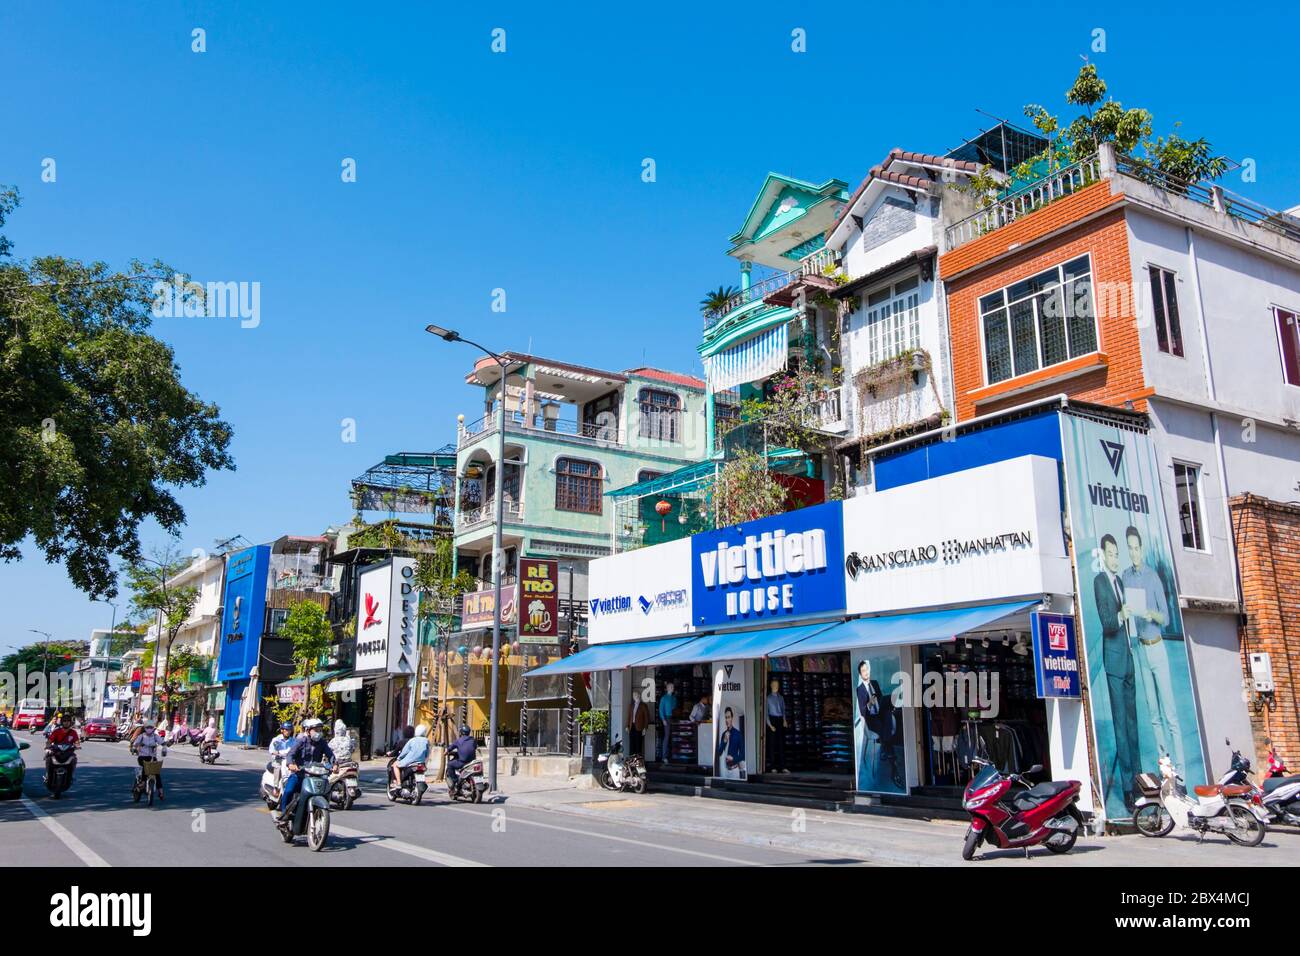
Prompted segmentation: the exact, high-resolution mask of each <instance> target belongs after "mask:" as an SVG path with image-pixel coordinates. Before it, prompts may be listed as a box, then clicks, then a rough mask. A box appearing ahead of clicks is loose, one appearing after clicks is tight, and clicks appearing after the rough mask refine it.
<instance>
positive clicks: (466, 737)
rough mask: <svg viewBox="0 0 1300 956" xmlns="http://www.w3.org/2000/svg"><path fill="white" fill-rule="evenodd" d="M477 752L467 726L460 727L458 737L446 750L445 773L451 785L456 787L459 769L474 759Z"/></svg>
mask: <svg viewBox="0 0 1300 956" xmlns="http://www.w3.org/2000/svg"><path fill="white" fill-rule="evenodd" d="M477 752H478V747H477V744H475V743H474V735H473V734H471V733H470V732H469V724H461V725H460V736H459V737H457V738H456V739H455V740H453V741H452V742H451V746H450V747H448V748H447V772H448V773H449V774H451V785H452V786H453V787H454V786H456V781H457V780H458V779H459V777H460V768H461V767H463V766H465V765H466V764H467V763H469V762H470V761H471V760H473V759H474V755H475V754H476V753H477Z"/></svg>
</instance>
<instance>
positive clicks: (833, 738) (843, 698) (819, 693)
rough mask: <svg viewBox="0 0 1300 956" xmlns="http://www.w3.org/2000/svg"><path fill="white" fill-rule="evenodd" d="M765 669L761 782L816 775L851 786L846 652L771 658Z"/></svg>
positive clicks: (850, 704)
mask: <svg viewBox="0 0 1300 956" xmlns="http://www.w3.org/2000/svg"><path fill="white" fill-rule="evenodd" d="M765 671H766V673H765V680H764V684H763V706H762V710H761V714H762V717H763V720H762V723H761V724H760V727H761V729H762V735H763V768H762V772H763V774H764V781H765V782H781V781H782V780H783V779H790V778H791V777H792V776H795V775H798V776H802V777H805V778H806V777H807V776H808V775H817V776H819V777H829V778H836V779H834V780H832V781H830V782H834V783H840V782H843V783H844V784H845V785H846V786H847V785H851V781H852V778H853V699H852V693H851V677H850V673H849V654H848V652H847V651H834V652H830V653H826V654H807V655H803V656H801V657H772V658H768V660H767V666H766V668H765ZM840 777H842V778H843V781H840V780H839V779H838V778H840ZM800 782H806V780H805V781H800Z"/></svg>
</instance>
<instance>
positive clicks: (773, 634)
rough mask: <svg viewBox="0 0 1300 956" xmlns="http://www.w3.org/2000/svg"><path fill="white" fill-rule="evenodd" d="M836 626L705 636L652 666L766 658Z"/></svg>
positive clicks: (669, 653)
mask: <svg viewBox="0 0 1300 956" xmlns="http://www.w3.org/2000/svg"><path fill="white" fill-rule="evenodd" d="M837 623H838V622H836V621H830V622H826V621H823V622H822V623H821V624H800V625H794V626H792V627H774V628H769V629H767V630H765V631H739V632H730V633H727V632H724V633H721V634H706V635H704V636H703V637H697V638H694V639H693V640H690V641H687V642H686V643H685V644H683V645H682V646H681V647H678V648H675V649H673V650H671V651H667V652H665V653H663V654H660V655H659V656H658V657H656V658H655V659H654V660H653V661H651V663H652V664H654V666H655V667H662V666H664V665H666V664H698V663H701V662H703V661H745V660H751V659H757V658H760V657H767V656H768V655H769V654H771V653H772V652H773V651H776V650H779V649H780V648H782V647H786V646H788V645H790V644H795V643H797V642H799V641H802V640H804V639H805V638H809V637H813V636H814V635H816V634H819V633H821V632H822V631H824V630H826V629H827V628H831V627H835V626H836V625H837Z"/></svg>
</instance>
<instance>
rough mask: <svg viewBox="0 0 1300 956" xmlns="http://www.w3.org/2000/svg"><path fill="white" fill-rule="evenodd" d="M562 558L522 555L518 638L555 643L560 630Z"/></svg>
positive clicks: (537, 642) (541, 642)
mask: <svg viewBox="0 0 1300 956" xmlns="http://www.w3.org/2000/svg"><path fill="white" fill-rule="evenodd" d="M559 577H560V562H559V561H555V560H550V559H545V558H520V559H519V604H520V606H521V608H522V611H523V613H522V615H521V617H520V621H519V639H520V640H521V641H530V642H532V643H536V644H554V643H556V639H557V638H558V637H559V633H560V588H559Z"/></svg>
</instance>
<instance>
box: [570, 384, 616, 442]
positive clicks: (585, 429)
mask: <svg viewBox="0 0 1300 956" xmlns="http://www.w3.org/2000/svg"><path fill="white" fill-rule="evenodd" d="M621 401H622V397H621V396H620V395H619V393H618V391H617V390H615V391H613V392H608V393H606V394H605V395H602V396H601V397H600V398H597V399H593V400H592V401H590V402H587V404H585V405H583V406H582V427H581V429H579V432H580V434H582V435H583V436H585V437H587V438H599V439H601V440H602V441H618V406H619V403H620V402H621Z"/></svg>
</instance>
